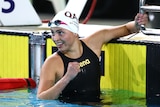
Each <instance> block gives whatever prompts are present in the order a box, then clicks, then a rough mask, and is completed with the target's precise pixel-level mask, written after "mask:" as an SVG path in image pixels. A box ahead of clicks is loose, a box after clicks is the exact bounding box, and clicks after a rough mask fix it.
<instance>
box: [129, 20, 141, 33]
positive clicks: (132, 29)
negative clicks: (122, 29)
mask: <svg viewBox="0 0 160 107" xmlns="http://www.w3.org/2000/svg"><path fill="white" fill-rule="evenodd" d="M126 27H127V29H128V31H129V32H130V34H131V33H137V32H139V27H138V26H137V23H136V22H135V21H132V22H128V23H127V24H126Z"/></svg>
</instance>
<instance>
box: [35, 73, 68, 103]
mask: <svg viewBox="0 0 160 107" xmlns="http://www.w3.org/2000/svg"><path fill="white" fill-rule="evenodd" d="M69 81H70V80H69V79H68V78H67V77H66V76H64V77H63V78H61V79H60V80H59V81H58V82H57V83H56V84H55V85H54V86H52V87H51V88H49V89H47V90H45V91H43V92H41V93H38V95H37V97H38V98H39V99H46V100H47V99H48V100H49V99H53V100H54V99H57V98H58V96H59V95H60V93H61V92H62V91H63V89H64V88H65V87H66V86H67V84H68V83H69Z"/></svg>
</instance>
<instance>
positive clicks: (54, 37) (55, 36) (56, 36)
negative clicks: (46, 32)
mask: <svg viewBox="0 0 160 107" xmlns="http://www.w3.org/2000/svg"><path fill="white" fill-rule="evenodd" d="M59 39H60V37H59V35H58V33H55V34H54V35H52V40H54V41H57V40H59Z"/></svg>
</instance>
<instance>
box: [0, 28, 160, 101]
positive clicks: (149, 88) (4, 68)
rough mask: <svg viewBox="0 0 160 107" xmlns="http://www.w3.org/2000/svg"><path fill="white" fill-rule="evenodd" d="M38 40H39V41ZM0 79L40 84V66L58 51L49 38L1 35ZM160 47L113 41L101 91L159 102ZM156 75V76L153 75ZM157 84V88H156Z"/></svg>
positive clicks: (108, 47)
mask: <svg viewBox="0 0 160 107" xmlns="http://www.w3.org/2000/svg"><path fill="white" fill-rule="evenodd" d="M37 37H38V38H37ZM0 48H1V51H0V59H1V60H0V64H1V66H0V77H1V78H5V77H17V78H18V77H24V78H27V77H32V78H34V79H35V80H36V82H37V83H38V80H39V72H40V68H41V65H42V64H43V62H44V60H45V58H46V57H48V56H49V55H51V54H52V53H53V52H55V51H56V47H55V44H54V43H53V42H52V40H51V38H50V37H49V35H46V34H40V35H36V34H26V33H20V34H19V33H14V32H7V33H6V32H2V31H1V32H0ZM159 49H160V47H159V44H158V43H154V42H153V43H152V42H141V41H124V40H120V39H117V40H113V41H111V42H110V43H108V44H105V45H104V46H103V48H102V57H101V59H102V60H101V68H102V76H101V89H121V90H129V91H132V92H133V95H132V96H134V93H135V92H137V93H140V94H142V96H143V97H144V98H147V103H151V102H152V100H153V99H152V98H153V97H155V98H156V99H160V98H159V96H158V95H159V93H160V91H159V90H158V89H160V85H159V83H158V82H157V81H160V78H159V77H158V75H159V74H160V73H159V70H160V66H159V65H160V60H158V59H159V58H160V55H159ZM152 72H154V74H153V73H152ZM153 84H154V85H153Z"/></svg>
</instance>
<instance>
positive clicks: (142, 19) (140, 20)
mask: <svg viewBox="0 0 160 107" xmlns="http://www.w3.org/2000/svg"><path fill="white" fill-rule="evenodd" d="M135 21H136V23H137V24H138V25H146V24H147V23H148V15H147V14H141V13H138V14H137V15H136V16H135Z"/></svg>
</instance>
